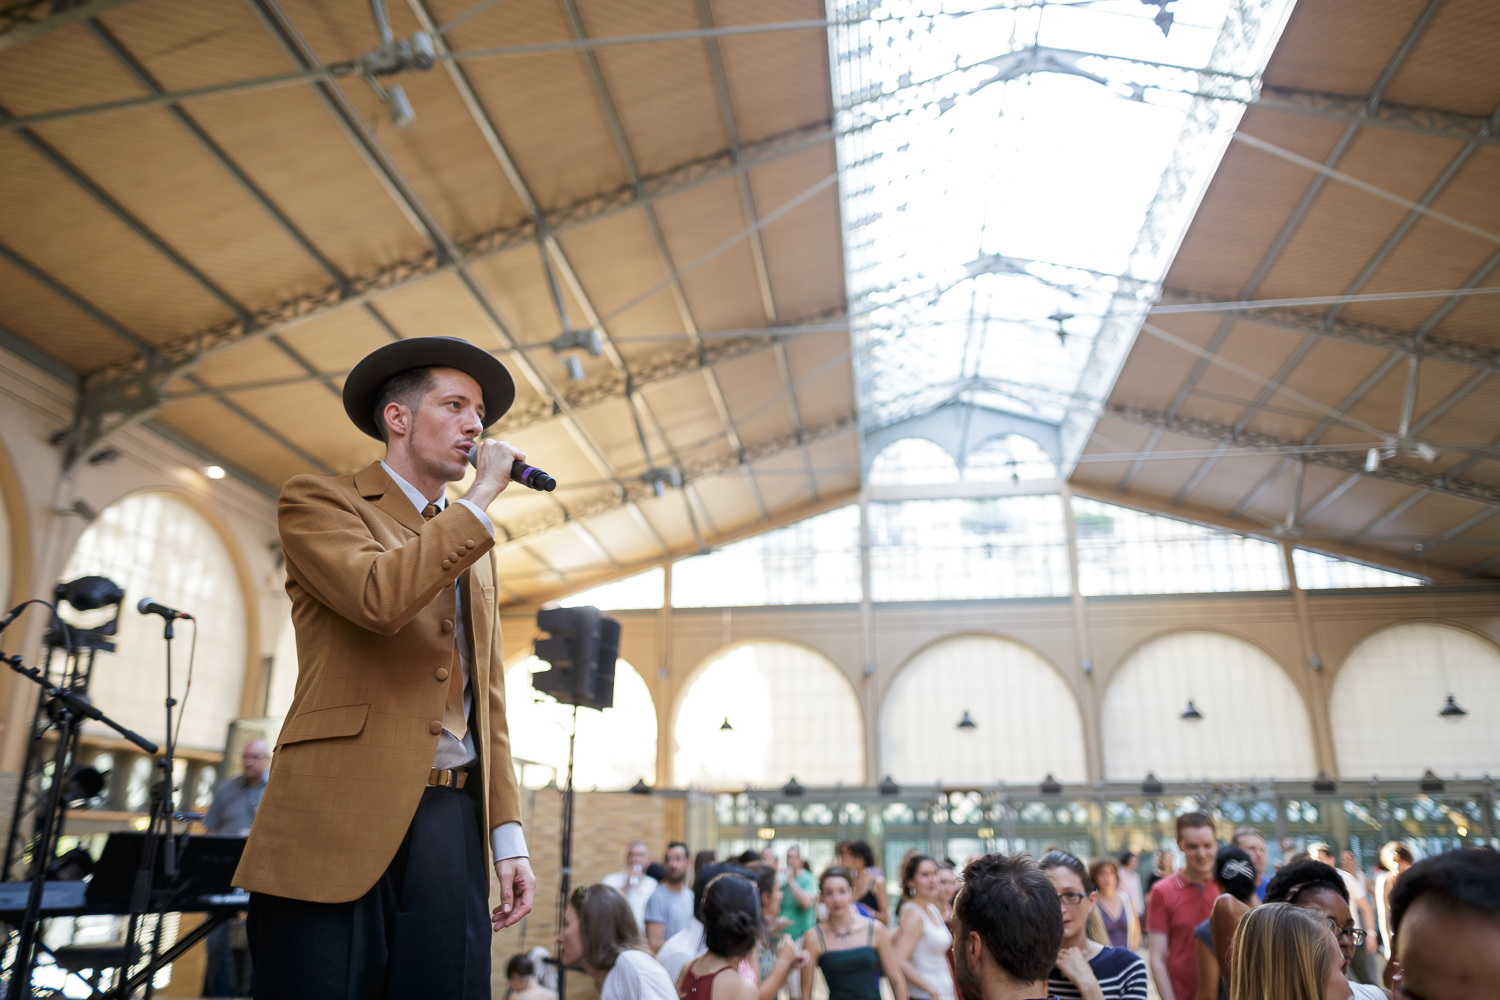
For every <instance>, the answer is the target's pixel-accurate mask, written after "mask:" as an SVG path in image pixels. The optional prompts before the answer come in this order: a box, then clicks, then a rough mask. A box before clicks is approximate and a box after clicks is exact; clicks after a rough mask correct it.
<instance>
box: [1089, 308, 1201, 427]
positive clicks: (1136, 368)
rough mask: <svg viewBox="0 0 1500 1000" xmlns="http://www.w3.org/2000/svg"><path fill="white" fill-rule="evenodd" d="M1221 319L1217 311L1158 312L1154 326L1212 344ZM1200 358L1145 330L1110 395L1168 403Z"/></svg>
mask: <svg viewBox="0 0 1500 1000" xmlns="http://www.w3.org/2000/svg"><path fill="white" fill-rule="evenodd" d="M1218 323H1219V316H1218V314H1217V313H1186V314H1183V315H1180V316H1158V317H1155V319H1154V320H1153V321H1152V325H1153V326H1156V327H1158V328H1160V329H1162V330H1164V331H1166V332H1167V333H1169V334H1171V335H1172V336H1174V337H1178V338H1180V339H1182V340H1185V341H1187V342H1189V343H1191V344H1194V345H1196V346H1198V347H1203V346H1205V345H1206V344H1208V342H1209V341H1210V339H1212V337H1213V334H1214V331H1215V330H1216V329H1217V328H1218ZM1197 361H1198V358H1197V356H1196V355H1193V354H1191V353H1189V352H1188V351H1185V350H1184V349H1183V348H1181V347H1179V346H1177V345H1176V344H1172V343H1169V342H1168V341H1166V340H1163V339H1162V338H1160V337H1157V336H1155V335H1153V334H1151V333H1150V332H1147V331H1144V330H1143V331H1142V332H1141V333H1140V335H1139V336H1137V337H1136V339H1135V344H1134V345H1133V346H1132V347H1131V349H1130V354H1129V355H1128V356H1127V358H1126V360H1125V365H1124V367H1123V368H1122V369H1121V371H1120V376H1119V378H1117V379H1116V380H1115V385H1114V389H1113V391H1112V392H1111V394H1110V398H1111V399H1112V400H1114V401H1115V402H1117V403H1129V404H1131V405H1134V406H1148V407H1149V406H1156V405H1157V404H1158V403H1161V404H1164V403H1165V402H1167V401H1170V400H1171V398H1172V397H1173V396H1174V395H1175V394H1176V391H1177V386H1180V385H1181V384H1182V383H1183V382H1184V380H1186V379H1187V377H1188V375H1189V373H1190V372H1191V371H1192V370H1193V366H1194V365H1195V364H1196V363H1197Z"/></svg>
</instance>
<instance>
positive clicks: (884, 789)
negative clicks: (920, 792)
mask: <svg viewBox="0 0 1500 1000" xmlns="http://www.w3.org/2000/svg"><path fill="white" fill-rule="evenodd" d="M880 794H881V795H900V794H901V786H900V785H898V784H896V779H895V778H892V777H891V776H890V775H889V774H887V775H886V776H885V778H884V779H882V780H881V782H880Z"/></svg>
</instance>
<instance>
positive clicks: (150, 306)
mask: <svg viewBox="0 0 1500 1000" xmlns="http://www.w3.org/2000/svg"><path fill="white" fill-rule="evenodd" d="M0 191H3V192H5V199H6V202H5V211H4V212H0V241H4V242H5V243H6V244H7V245H8V246H10V247H11V248H13V249H14V250H16V251H17V252H18V253H20V254H21V255H22V256H24V257H25V258H27V259H28V260H30V261H31V263H32V264H33V265H35V266H36V267H38V268H40V269H41V270H43V271H45V272H46V273H47V274H50V275H51V276H52V277H53V278H54V279H56V280H58V281H60V282H62V283H63V284H64V285H67V286H68V287H70V288H72V289H73V290H74V291H75V292H77V293H79V294H80V295H82V296H83V297H84V298H86V299H87V300H88V301H89V302H91V303H93V304H94V305H95V306H97V307H98V308H100V309H102V310H103V311H104V312H105V313H107V314H108V315H110V316H112V317H113V318H114V319H115V320H117V321H119V322H120V323H123V324H124V325H125V326H126V327H127V328H128V329H130V330H132V331H134V332H135V333H136V334H137V335H139V336H141V337H142V338H144V339H146V340H149V341H151V342H153V343H156V342H160V341H162V340H167V339H170V338H172V337H174V336H177V335H180V334H182V333H185V332H187V331H190V330H194V329H197V328H198V327H200V326H206V325H208V324H210V323H217V322H220V321H221V320H224V319H227V318H229V316H230V312H229V310H228V309H227V308H226V307H225V306H224V305H223V304H221V303H220V302H219V301H218V300H216V299H214V298H213V297H212V296H210V295H209V294H208V293H207V292H205V291H204V290H203V289H202V287H201V286H199V285H198V284H197V283H196V282H194V281H193V279H192V278H190V277H188V276H187V275H186V274H184V273H183V272H182V271H181V270H179V269H178V268H177V267H176V266H175V265H173V264H172V263H171V262H170V261H168V260H167V259H166V258H165V257H162V256H161V255H160V254H158V253H156V252H155V251H154V250H152V249H151V248H150V247H149V246H148V245H147V244H145V243H144V242H142V241H141V240H140V238H139V237H137V236H136V235H135V234H134V233H133V232H131V231H130V230H129V229H128V228H126V227H125V225H124V224H123V223H121V222H119V221H117V220H116V219H115V217H114V216H112V215H110V214H109V212H108V211H106V210H105V209H104V208H103V207H101V206H100V205H99V204H98V203H97V202H96V201H94V200H93V199H92V198H90V197H89V196H88V195H87V194H86V193H84V191H83V190H82V189H80V188H79V187H78V186H77V185H75V184H73V183H72V182H71V181H69V180H68V179H67V178H66V177H64V176H63V175H62V174H61V173H59V172H58V171H57V170H55V169H54V168H53V167H52V166H51V165H50V164H48V163H47V162H46V161H44V160H42V159H41V157H39V156H38V155H37V154H36V153H34V152H32V150H31V149H30V148H29V147H27V146H25V145H24V144H23V143H22V142H21V140H20V139H18V138H17V137H15V136H13V135H10V134H8V133H7V134H4V135H0Z"/></svg>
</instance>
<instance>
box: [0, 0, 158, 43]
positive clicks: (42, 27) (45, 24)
mask: <svg viewBox="0 0 1500 1000" xmlns="http://www.w3.org/2000/svg"><path fill="white" fill-rule="evenodd" d="M134 2H135V0H91V2H88V3H80V4H77V5H76V6H73V7H68V6H67V5H66V4H60V3H57V2H56V0H32V2H31V3H17V4H11V5H10V6H9V7H8V8H7V9H6V10H5V11H3V12H0V17H4V19H5V21H6V22H7V23H6V24H5V26H4V27H3V28H0V52H3V51H5V50H6V49H13V48H15V47H16V46H17V45H24V44H26V43H27V42H29V41H31V40H32V39H34V38H41V37H42V36H43V35H46V34H49V33H50V32H53V31H56V30H57V29H58V28H66V27H67V26H68V25H70V24H77V23H78V22H79V21H87V20H89V19H91V18H95V17H98V16H99V15H100V14H103V13H105V12H106V11H111V10H114V9H115V8H116V7H123V6H124V5H125V4H128V3H134ZM42 7H46V8H48V9H49V10H52V11H54V12H55V13H53V14H52V15H51V16H50V17H44V18H42V19H40V20H32V19H31V18H30V16H29V12H30V11H32V10H38V9H40V8H42Z"/></svg>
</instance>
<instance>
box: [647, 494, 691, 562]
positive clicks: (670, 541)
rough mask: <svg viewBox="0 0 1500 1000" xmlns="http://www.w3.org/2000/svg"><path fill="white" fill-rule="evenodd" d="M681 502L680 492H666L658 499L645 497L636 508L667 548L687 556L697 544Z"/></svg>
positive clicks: (682, 498)
mask: <svg viewBox="0 0 1500 1000" xmlns="http://www.w3.org/2000/svg"><path fill="white" fill-rule="evenodd" d="M683 501H684V497H683V495H682V491H681V490H666V491H665V492H664V493H663V494H662V495H661V496H659V497H655V496H647V497H646V498H644V499H643V500H641V501H640V503H639V504H638V506H639V507H640V510H641V513H642V514H643V515H644V516H645V518H646V520H647V522H648V523H650V525H651V527H652V528H653V529H654V530H655V531H656V533H657V534H658V535H660V536H661V539H662V541H664V542H666V543H667V546H668V548H670V549H671V550H672V551H673V552H676V553H682V554H688V553H691V552H694V551H696V549H697V547H698V543H697V541H696V540H695V539H694V538H693V526H692V523H691V522H690V521H689V520H688V516H687V508H686V507H685V506H683ZM700 530H701V526H700Z"/></svg>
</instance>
